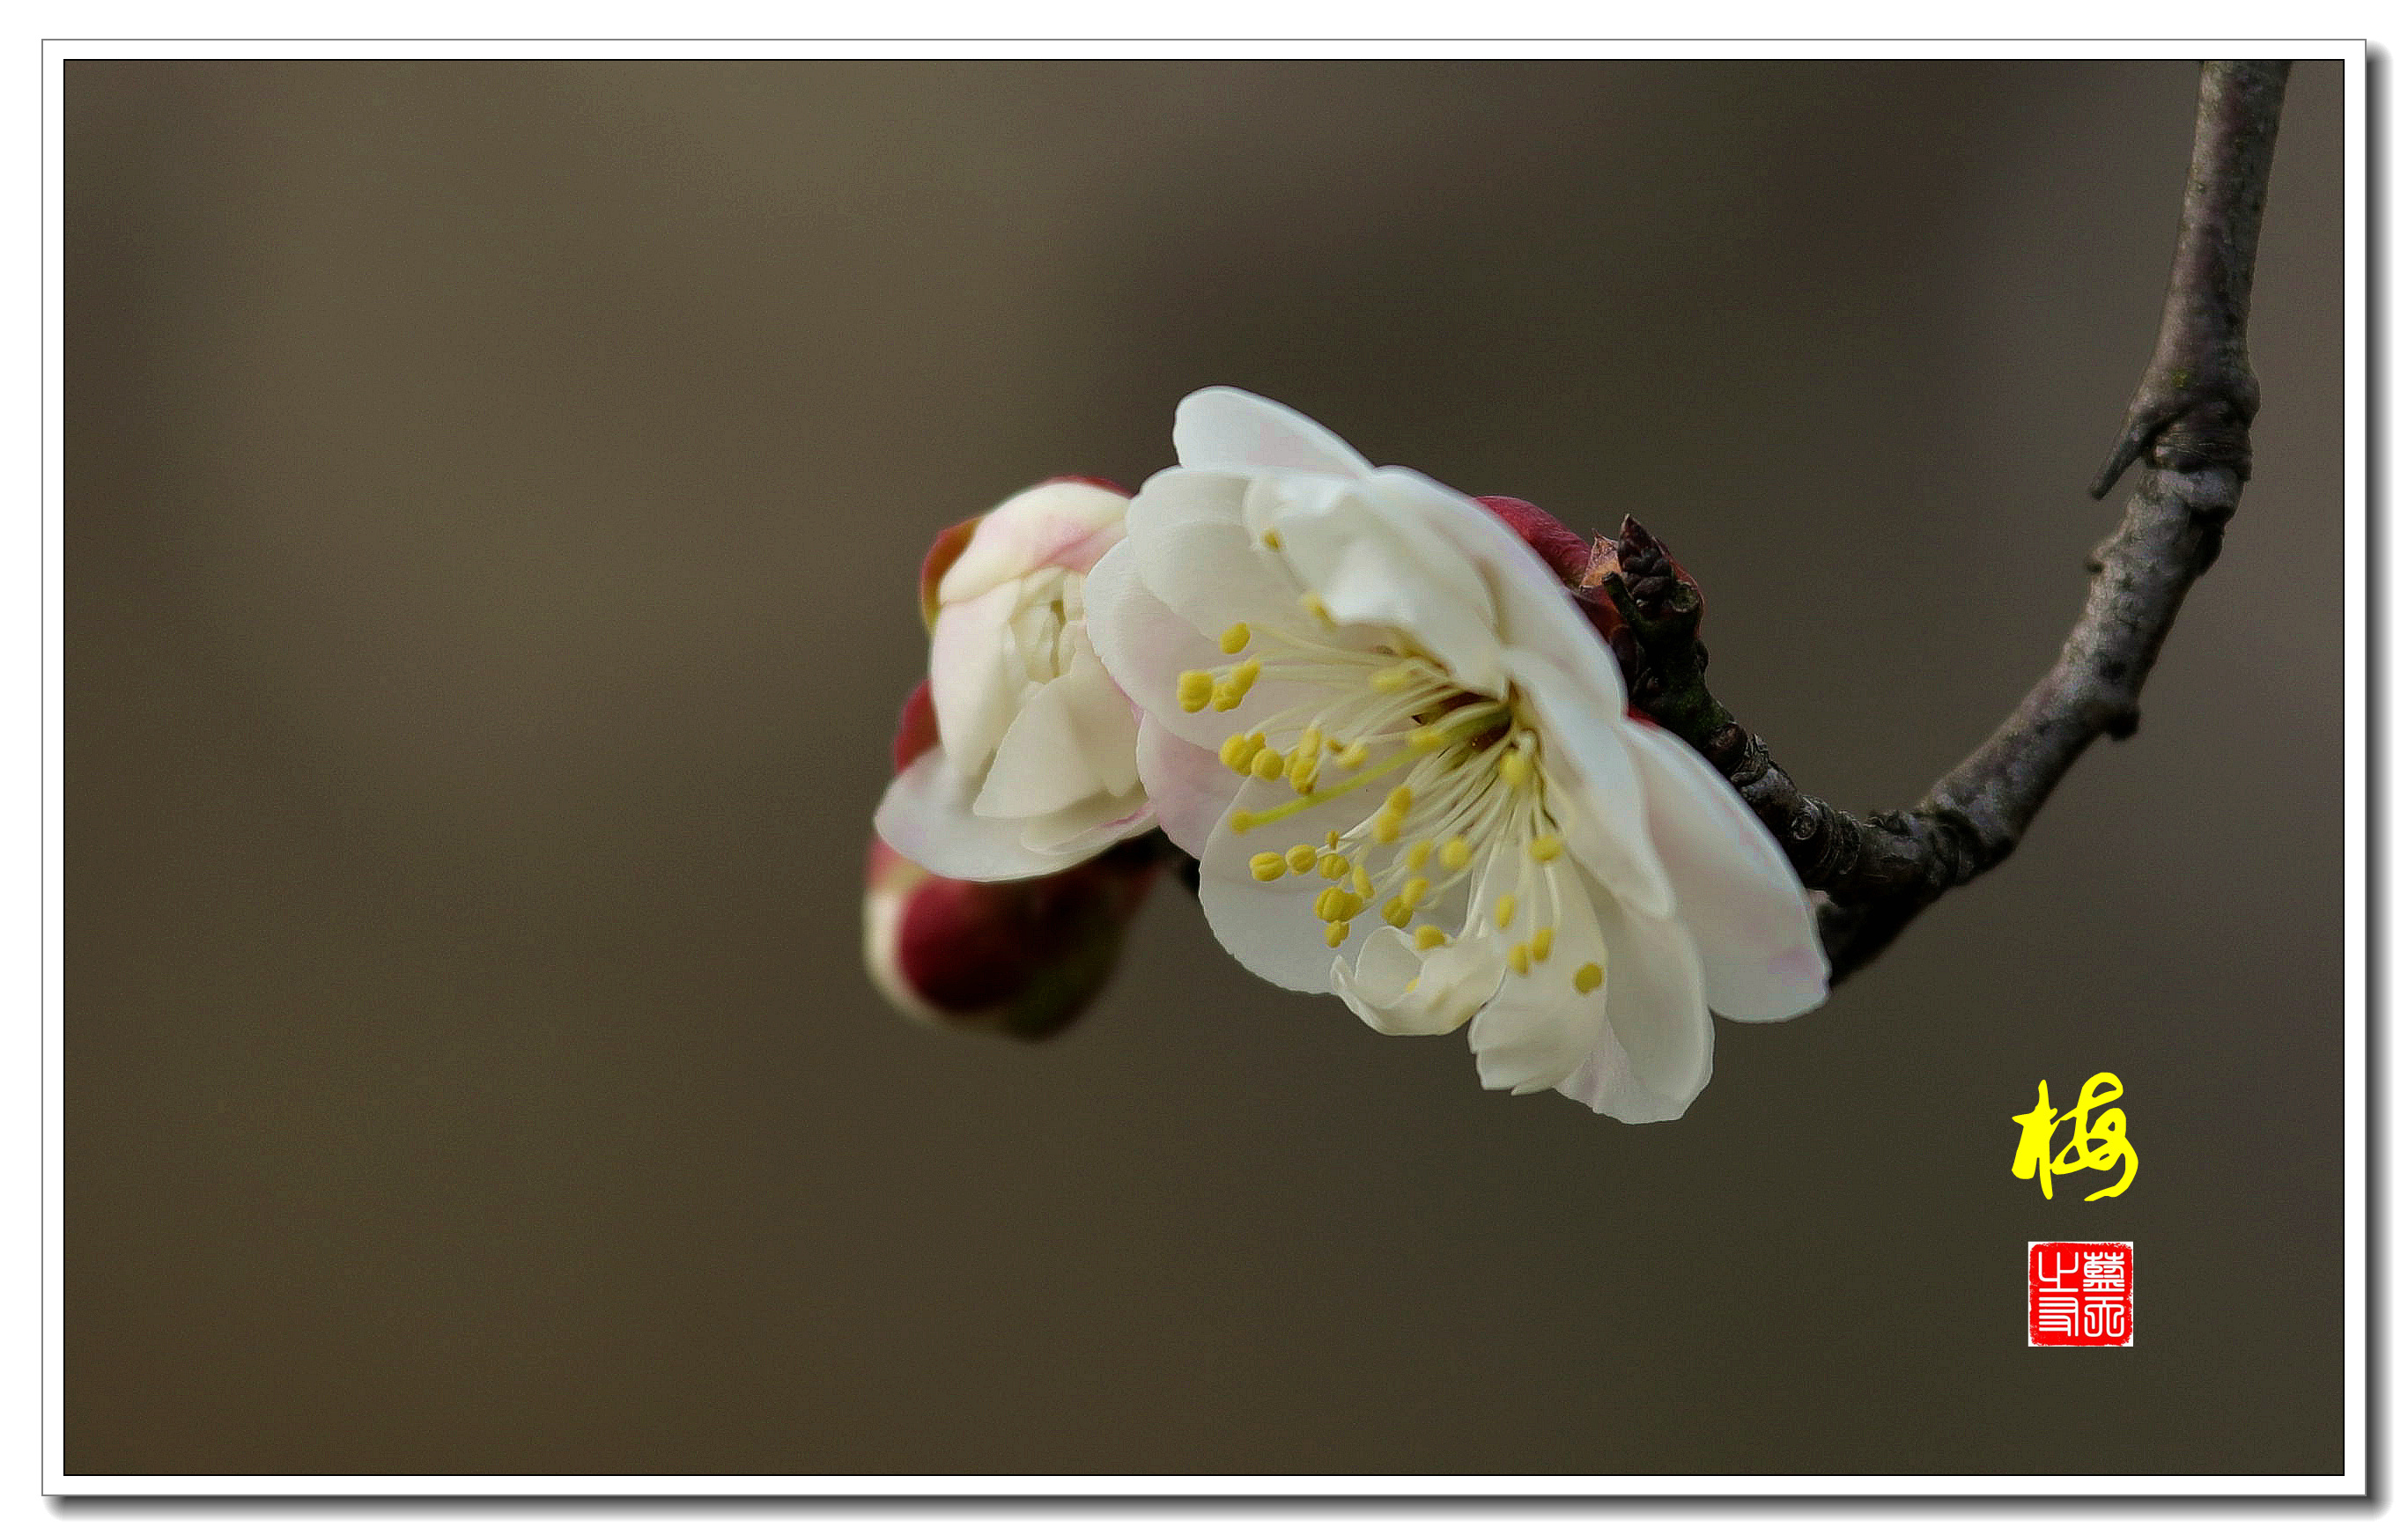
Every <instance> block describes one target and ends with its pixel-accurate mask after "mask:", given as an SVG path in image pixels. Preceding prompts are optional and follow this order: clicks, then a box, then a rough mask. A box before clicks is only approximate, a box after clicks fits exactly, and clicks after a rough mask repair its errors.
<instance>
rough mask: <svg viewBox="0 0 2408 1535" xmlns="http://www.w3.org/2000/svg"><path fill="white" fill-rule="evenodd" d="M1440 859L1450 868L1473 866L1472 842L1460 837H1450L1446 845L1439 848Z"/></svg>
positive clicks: (1457, 868)
mask: <svg viewBox="0 0 2408 1535" xmlns="http://www.w3.org/2000/svg"><path fill="white" fill-rule="evenodd" d="M1438 861H1439V862H1440V863H1442V864H1444V865H1445V866H1446V867H1447V868H1449V869H1452V870H1457V871H1460V870H1462V869H1465V868H1469V867H1470V866H1471V844H1470V843H1469V842H1467V841H1465V840H1464V839H1462V838H1460V837H1450V838H1448V839H1446V846H1444V847H1442V848H1441V849H1439V852H1438Z"/></svg>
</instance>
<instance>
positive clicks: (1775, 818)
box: [1598, 61, 2291, 980]
mask: <svg viewBox="0 0 2408 1535" xmlns="http://www.w3.org/2000/svg"><path fill="white" fill-rule="evenodd" d="M2290 67H2291V66H2290V65H2289V64H2288V63H2287V62H2279V61H2278V62H2262V61H2261V62H2215V63H2210V64H2208V65H2204V66H2203V68H2202V69H2201V72H2200V93H2199V121H2198V128H2197V131H2196V134H2195V136H2194V137H2193V140H2192V147H2191V165H2190V179H2189V181H2188V183H2187V187H2186V193H2185V195H2184V198H2183V212H2182V224H2181V230H2180V233H2179V235H2178V236H2177V237H2176V240H2175V245H2174V263H2173V274H2172V276H2171V279H2170V280H2169V282H2168V285H2167V292H2166V307H2165V313H2164V316H2163V318H2162V320H2161V321H2160V322H2159V325H2158V331H2157V351H2156V352H2155V354H2154V355H2153V356H2152V357H2151V359H2150V362H2149V366H2148V368H2147V371H2146V372H2145V373H2144V374H2143V378H2142V380H2141V387H2140V390H2139V392H2138V393H2137V394H2136V395H2134V397H2133V400H2132V404H2131V408H2130V409H2128V411H2127V412H2126V415H2125V421H2124V428H2123V431H2122V432H2121V433H2120V434H2119V435H2118V437H2117V438H2116V442H2115V447H2114V451H2113V452H2111V453H2110V454H2109V455H2108V458H2107V462H2106V464H2105V466H2103V467H2102V468H2101V469H2100V472H2099V475H2098V477H2097V479H2095V480H2094V481H2092V483H2091V486H2090V494H2091V495H2093V496H2094V497H2096V496H2104V495H2106V494H2107V492H2108V491H2109V490H2110V489H2112V488H2113V487H2114V482H2115V481H2116V480H2117V479H2119V478H2120V477H2121V476H2122V475H2123V473H2124V471H2125V470H2126V469H2127V468H2128V467H2129V466H2131V465H2132V464H2133V463H2134V462H2135V461H2136V460H2143V459H2144V460H2145V463H2144V466H2143V471H2142V474H2141V479H2140V483H2139V486H2138V487H2137V489H2135V491H2134V492H2133V494H2132V495H2131V497H2130V499H2129V500H2128V502H2127V503H2126V505H2125V509H2124V522H2123V525H2122V526H2121V527H2119V528H2118V529H2116V531H2115V533H2114V536H2113V537H2112V538H2109V539H2108V540H2107V541H2106V542H2105V543H2104V544H2102V545H2100V548H2099V551H2098V552H2097V553H2096V555H2094V556H2093V559H2092V569H2093V570H2094V572H2095V574H2094V576H2093V579H2092V581H2091V583H2090V593H2089V597H2088V600H2087V601H2085V603H2084V605H2083V610H2082V616H2081V618H2080V619H2079V620H2078V621H2077V622H2076V623H2075V624H2074V626H2073V631H2072V633H2071V635H2070V636H2068V637H2067V639H2066V641H2065V648H2064V650H2063V652H2062V653H2060V654H2059V655H2058V657H2057V664H2056V665H2055V666H2053V667H2050V668H2049V669H2048V672H2047V673H2046V674H2045V675H2044V676H2042V678H2041V680H2040V681H2039V682H2038V683H2037V684H2036V685H2034V687H2033V688H2032V690H2031V692H2030V693H2028V695H2026V696H2025V697H2024V700H2023V702H2022V703H2020V704H2018V705H2016V706H2015V709H2014V712H2013V713H2011V714H2010V715H2008V716H2007V719H2006V722H2005V723H2004V724H2000V726H1999V728H1998V729H1997V730H1996V731H1995V732H1993V733H1992V735H1991V736H1990V739H1988V740H1986V741H1985V742H1983V743H1982V745H1981V746H1980V747H1979V748H1977V749H1976V750H1975V751H1974V752H1973V753H1972V755H1971V756H1969V757H1967V758H1966V759H1965V760H1964V762H1962V763H1961V764H1959V765H1958V766H1957V768H1955V769H1954V770H1953V771H1951V772H1950V773H1948V774H1947V775H1946V776H1945V777H1943V778H1942V779H1941V780H1940V782H1938V783H1935V784H1934V785H1932V788H1931V792H1930V793H1929V794H1928V796H1925V798H1924V800H1923V802H1922V803H1921V804H1920V805H1917V806H1916V807H1914V809H1913V810H1909V811H1880V812H1877V813H1874V814H1871V815H1865V816H1856V815H1851V814H1849V813H1847V812H1846V811H1839V810H1835V809H1833V808H1832V807H1831V806H1830V805H1828V804H1827V803H1825V802H1824V801H1822V800H1820V799H1817V798H1815V797H1814V796H1812V795H1809V794H1807V793H1805V792H1804V791H1803V790H1802V789H1800V788H1799V786H1798V784H1797V783H1796V782H1794V781H1793V780H1792V779H1791V778H1790V777H1789V775H1788V774H1787V773H1785V772H1784V771H1783V770H1782V768H1781V766H1780V764H1779V763H1777V762H1775V761H1774V760H1773V757H1772V753H1771V752H1770V749H1769V748H1767V747H1766V745H1765V743H1764V741H1763V740H1762V739H1759V738H1758V737H1756V735H1755V734H1753V733H1752V732H1750V731H1749V730H1747V729H1746V728H1745V727H1744V726H1742V725H1741V724H1740V723H1739V722H1738V721H1737V720H1735V719H1734V718H1732V716H1731V714H1730V711H1729V710H1727V709H1725V708H1724V707H1723V706H1722V704H1721V703H1720V702H1719V701H1718V700H1716V699H1715V697H1714V696H1713V693H1712V692H1711V691H1710V690H1708V688H1707V686H1706V682H1705V667H1706V653H1705V647H1704V646H1703V645H1702V644H1700V643H1699V640H1698V638H1697V631H1698V616H1699V610H1700V604H1699V597H1698V593H1697V588H1696V585H1695V583H1693V582H1691V581H1689V580H1688V579H1687V576H1686V574H1685V572H1683V571H1681V570H1680V568H1679V567H1677V566H1675V565H1673V564H1672V563H1671V560H1670V556H1669V555H1667V554H1666V553H1665V552H1664V551H1663V549H1662V547H1661V546H1660V545H1659V544H1657V543H1656V540H1655V539H1653V538H1649V537H1648V536H1647V533H1646V531H1645V530H1644V529H1643V528H1641V527H1639V526H1638V525H1637V524H1632V523H1627V522H1626V523H1625V524H1623V529H1622V533H1621V536H1620V537H1619V538H1615V539H1613V540H1612V541H1611V542H1610V543H1608V542H1607V541H1604V540H1600V547H1599V559H1598V581H1599V583H1600V584H1601V585H1602V586H1603V588H1604V590H1605V594H1606V595H1607V596H1609V597H1610V598H1611V599H1612V601H1613V604H1614V606H1615V607H1616V608H1617V609H1619V610H1620V611H1621V613H1622V615H1623V617H1624V619H1625V621H1626V622H1627V625H1628V632H1627V636H1626V637H1622V638H1619V639H1618V642H1617V645H1616V653H1617V654H1618V655H1619V656H1620V658H1621V660H1622V663H1623V667H1624V669H1625V672H1626V675H1627V676H1628V677H1629V679H1630V681H1631V701H1632V702H1633V703H1634V704H1636V705H1638V706H1639V707H1640V708H1641V709H1644V710H1646V711H1647V712H1648V713H1649V714H1651V715H1653V716H1654V717H1655V718H1656V720H1657V721H1658V722H1659V723H1661V724H1664V725H1665V726H1667V727H1668V728H1670V729H1671V730H1673V731H1674V732H1676V733H1677V734H1679V735H1680V736H1681V737H1682V738H1683V739H1685V740H1687V741H1688V742H1689V744H1690V745H1692V746H1694V747H1696V748H1697V749H1698V750H1699V752H1701V753H1704V754H1705V756H1706V758H1707V760H1708V761H1710V762H1712V763H1713V765H1714V767H1715V768H1718V769H1719V770H1721V771H1722V773H1723V774H1724V775H1725V776H1726V777H1727V778H1728V779H1729V780H1730V782H1731V783H1732V784H1733V785H1734V786H1736V787H1737V788H1738V790H1739V791H1740V795H1741V796H1742V798H1744V799H1745V800H1746V801H1747V803H1748V805H1749V806H1750V808H1752V809H1753V810H1754V811H1756V815H1757V816H1758V817H1759V818H1761V819H1762V820H1763V822H1764V824H1765V825H1766V826H1768V827H1769V828H1770V830H1771V831H1772V834H1773V836H1774V837H1775V838H1777V839H1779V840H1780V842H1781V845H1782V846H1783V848H1784V849H1785V850H1786V851H1787V853H1788V854H1789V857H1790V861H1791V863H1792V864H1793V865H1794V866H1795V867H1796V868H1797V870H1798V873H1799V878H1800V879H1801V880H1802V881H1803V882H1805V883H1806V885H1807V886H1808V888H1810V889H1812V890H1814V891H1816V892H1817V893H1818V894H1819V895H1820V896H1821V897H1822V925H1823V941H1824V946H1825V948H1826V950H1827V951H1828V953H1829V954H1830V957H1831V967H1832V975H1833V979H1834V980H1837V979H1840V978H1842V977H1844V976H1846V975H1847V974H1848V973H1850V972H1851V971H1853V970H1855V969H1856V968H1859V967H1861V966H1862V965H1864V964H1865V963H1866V962H1867V961H1868V960H1870V959H1871V958H1873V957H1874V956H1875V955H1877V954H1880V953H1881V951H1882V949H1883V948H1884V947H1885V945H1886V944H1887V943H1888V942H1889V940H1891V939H1892V938H1894V937H1895V936H1897V934H1898V932H1899V929H1901V928H1902V927H1904V926H1905V925H1907V924H1908V923H1909V922H1911V921H1913V920H1914V917H1915V916H1916V915H1917V914H1918V913H1920V912H1921V911H1923V910H1924V909H1925V908H1926V907H1928V906H1929V905H1930V904H1931V903H1932V902H1933V901H1934V900H1937V899H1938V898H1939V897H1941V896H1942V895H1943V894H1945V893H1946V892H1947V891H1949V890H1950V889H1953V888H1954V887H1956V886H1957V885H1960V884H1963V883H1965V882H1967V881H1969V880H1971V879H1973V878H1974V877H1975V876H1977V875H1979V874H1981V873H1983V872H1984V871H1985V870H1987V869H1990V868H1995V867H1996V866H1997V865H1998V864H1999V862H2000V860H2002V859H2003V858H2005V857H2006V856H2007V854H2010V853H2012V852H2014V848H2015V844H2016V843H2017V842H2018V841H2020V840H2021V839H2022V838H2023V835H2024V832H2025V831H2026V830H2027V829H2028V827H2029V826H2030V825H2031V823H2032V819H2033V817H2034V816H2036V815H2037V814H2039V812H2040V808H2041V806H2042V804H2043V803H2045V802H2046V800H2047V798H2048V796H2049V794H2050V793H2051V792H2052V791H2053V790H2054V789H2055V788H2056V787H2057V782H2058V781H2059V780H2061V779H2062V778H2063V777H2064V776H2065V773H2066V770H2067V769H2068V768H2071V767H2072V766H2073V762H2074V759H2075V758H2077V757H2079V756H2080V755H2081V754H2082V753H2083V751H2084V750H2085V748H2087V747H2088V746H2089V745H2090V743H2091V742H2092V741H2093V740H2096V739H2098V738H2099V737H2100V736H2102V735H2104V736H2108V737H2111V738H2113V739H2118V740H2121V739H2124V738H2125V737H2127V736H2129V735H2130V734H2131V733H2132V732H2133V730H2134V729H2136V728H2137V727H2138V726H2139V724H2140V693H2141V686H2142V684H2143V682H2145V681H2147V680H2148V675H2149V668H2150V667H2153V666H2154V665H2156V663H2157V651H2158V648H2159V647H2160V646H2162V645H2163V644H2164V643H2165V638H2166V634H2167V631H2168V630H2169V629H2171V627H2172V626H2173V621H2174V615H2175V613H2176V612H2178V611H2179V610H2180V609H2181V607H2182V600H2183V596H2184V595H2185V594H2186V593H2187V592H2188V591H2189V590H2190V585H2191V582H2192V581H2196V580H2198V579H2199V577H2200V574H2201V573H2202V572H2204V571H2205V570H2206V569H2207V567H2209V566H2210V565H2212V564H2214V561H2215V556H2216V553H2217V552H2218V550H2219V549H2220V548H2221V546H2222V543H2223V537H2224V524H2225V523H2226V522H2227V521H2228V520H2229V519H2230V517H2231V516H2232V512H2233V509H2234V507H2235V506H2236V505H2237V504H2238V503H2239V500H2240V496H2241V486H2242V483H2243V481H2246V480H2247V479H2248V478H2249V423H2250V421H2251V419H2252V418H2254V417H2255V416H2256V415H2257V378H2256V376H2255V375H2254V374H2253V373H2251V371H2250V368H2249V347H2248V334H2247V331H2248V321H2249V287H2250V279H2251V276H2252V274H2253V272H2254V271H2255V269H2256V266H2257V231H2258V227H2259V224H2260V222H2261V220H2262V217H2263V214H2264V212H2265V206H2266V182H2267V177H2268V173H2269V171H2270V170H2271V168H2272V163H2273V157H2274V131H2275V126H2276V124H2277V122H2278V121H2279V119H2280V116H2281V112H2282V105H2283V89H2284V85H2285V83H2286V80H2287V79H2288V77H2289V74H2290Z"/></svg>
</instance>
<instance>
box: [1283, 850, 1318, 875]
mask: <svg viewBox="0 0 2408 1535" xmlns="http://www.w3.org/2000/svg"><path fill="white" fill-rule="evenodd" d="M1313 856H1314V854H1313V851H1312V845H1311V844H1310V843H1306V842H1298V843H1297V845H1296V846H1294V847H1292V848H1290V849H1288V850H1287V867H1288V868H1292V869H1294V870H1296V871H1297V873H1298V874H1308V873H1311V872H1312V863H1313Z"/></svg>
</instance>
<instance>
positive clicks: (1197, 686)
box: [1179, 671, 1212, 714]
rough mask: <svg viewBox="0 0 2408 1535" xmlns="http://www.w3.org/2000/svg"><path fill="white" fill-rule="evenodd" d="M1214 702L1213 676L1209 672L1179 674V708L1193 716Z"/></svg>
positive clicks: (1184, 672)
mask: <svg viewBox="0 0 2408 1535" xmlns="http://www.w3.org/2000/svg"><path fill="white" fill-rule="evenodd" d="M1211 701H1212V674H1211V672H1209V671H1183V672H1181V673H1180V674H1179V707H1180V708H1182V709H1183V710H1186V711H1187V712H1188V713H1190V714H1193V713H1195V712H1196V711H1197V710H1200V709H1202V708H1203V707H1204V706H1205V705H1206V704H1209V703H1211Z"/></svg>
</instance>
